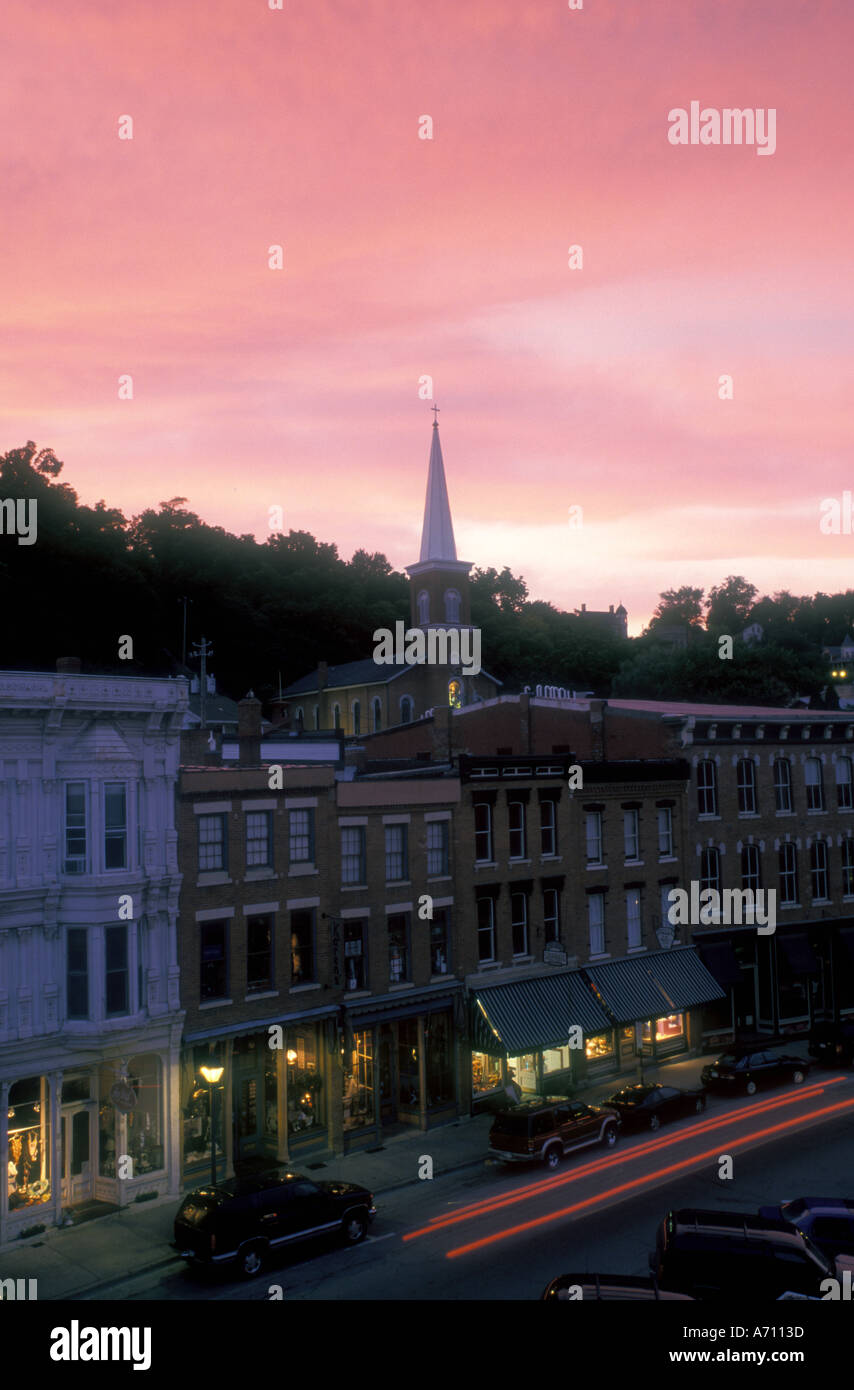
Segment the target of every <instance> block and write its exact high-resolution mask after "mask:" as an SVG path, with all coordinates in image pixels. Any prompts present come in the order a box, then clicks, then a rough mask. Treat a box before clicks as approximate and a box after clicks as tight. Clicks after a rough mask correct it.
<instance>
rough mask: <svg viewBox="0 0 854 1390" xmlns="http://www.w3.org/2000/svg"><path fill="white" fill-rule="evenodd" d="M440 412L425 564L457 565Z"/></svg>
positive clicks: (426, 505) (428, 504) (426, 511)
mask: <svg viewBox="0 0 854 1390" xmlns="http://www.w3.org/2000/svg"><path fill="white" fill-rule="evenodd" d="M438 409H439V407H438V406H437V405H434V406H433V411H434V415H433V439H432V442H431V444H430V469H429V472H428V474H427V497H426V499H425V502H424V526H423V529H422V531H421V556H420V563H421V564H423V563H424V562H425V561H427V560H451V561H456V558H457V546H456V542H455V540H454V526H453V522H452V521H451V507H450V503H449V502H448V488H447V484H446V482H445V465H444V463H443V462H442V445H441V443H440V442H439V421H438V420H437V419H436V412H437V411H438Z"/></svg>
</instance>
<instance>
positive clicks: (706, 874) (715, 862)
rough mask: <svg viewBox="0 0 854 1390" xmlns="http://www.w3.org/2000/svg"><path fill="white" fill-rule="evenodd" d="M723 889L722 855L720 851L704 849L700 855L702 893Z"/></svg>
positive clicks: (717, 891)
mask: <svg viewBox="0 0 854 1390" xmlns="http://www.w3.org/2000/svg"><path fill="white" fill-rule="evenodd" d="M720 888H721V854H720V850H718V849H710V848H707V849H704V850H702V851H701V854H700V892H701V893H703V892H706V891H707V890H708V889H713V890H714V891H715V892H716V893H719V892H720Z"/></svg>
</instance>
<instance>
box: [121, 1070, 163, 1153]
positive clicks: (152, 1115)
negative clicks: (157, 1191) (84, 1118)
mask: <svg viewBox="0 0 854 1390" xmlns="http://www.w3.org/2000/svg"><path fill="white" fill-rule="evenodd" d="M128 1080H129V1082H130V1085H131V1086H132V1087H133V1090H134V1093H135V1095H136V1105H135V1106H134V1108H133V1109H132V1110H130V1111H129V1112H128V1118H127V1122H128V1139H127V1144H128V1153H129V1155H130V1157H131V1158H132V1159H133V1174H134V1177H136V1176H137V1174H138V1173H153V1172H157V1171H159V1170H160V1169H161V1168H162V1167H163V1132H162V1129H161V1124H162V1120H161V1115H162V1111H163V1106H162V1103H161V1081H160V1058H159V1057H157V1056H156V1055H155V1054H154V1053H153V1052H148V1053H145V1054H144V1055H142V1056H140V1057H131V1059H130V1065H129V1067H128Z"/></svg>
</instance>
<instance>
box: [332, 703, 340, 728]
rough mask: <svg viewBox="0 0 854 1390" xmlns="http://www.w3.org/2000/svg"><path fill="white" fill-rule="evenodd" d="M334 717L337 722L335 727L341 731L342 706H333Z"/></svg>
mask: <svg viewBox="0 0 854 1390" xmlns="http://www.w3.org/2000/svg"><path fill="white" fill-rule="evenodd" d="M332 717H333V719H334V720H335V727H336V729H340V728H341V706H340V705H333V706H332Z"/></svg>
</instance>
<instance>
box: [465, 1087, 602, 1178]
mask: <svg viewBox="0 0 854 1390" xmlns="http://www.w3.org/2000/svg"><path fill="white" fill-rule="evenodd" d="M619 1131H620V1120H619V1116H617V1115H615V1114H614V1112H613V1111H612V1110H603V1109H602V1107H601V1106H600V1105H582V1104H581V1103H580V1102H579V1101H572V1100H565V1099H564V1098H563V1097H562V1096H535V1097H534V1098H533V1099H532V1100H523V1101H522V1102H521V1104H519V1105H515V1106H514V1107H513V1109H512V1110H505V1111H503V1113H502V1114H501V1115H498V1116H497V1117H496V1119H495V1121H494V1122H493V1125H492V1129H491V1130H490V1131H489V1152H490V1154H491V1155H492V1157H493V1158H500V1159H501V1160H502V1162H504V1163H536V1162H540V1163H545V1165H546V1167H547V1168H556V1167H557V1165H558V1164H559V1163H560V1161H561V1159H562V1158H563V1155H564V1154H568V1153H571V1152H572V1150H573V1149H584V1148H587V1147H588V1145H590V1144H605V1145H607V1147H608V1148H611V1147H613V1145H614V1144H616V1142H617V1136H618V1134H619Z"/></svg>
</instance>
